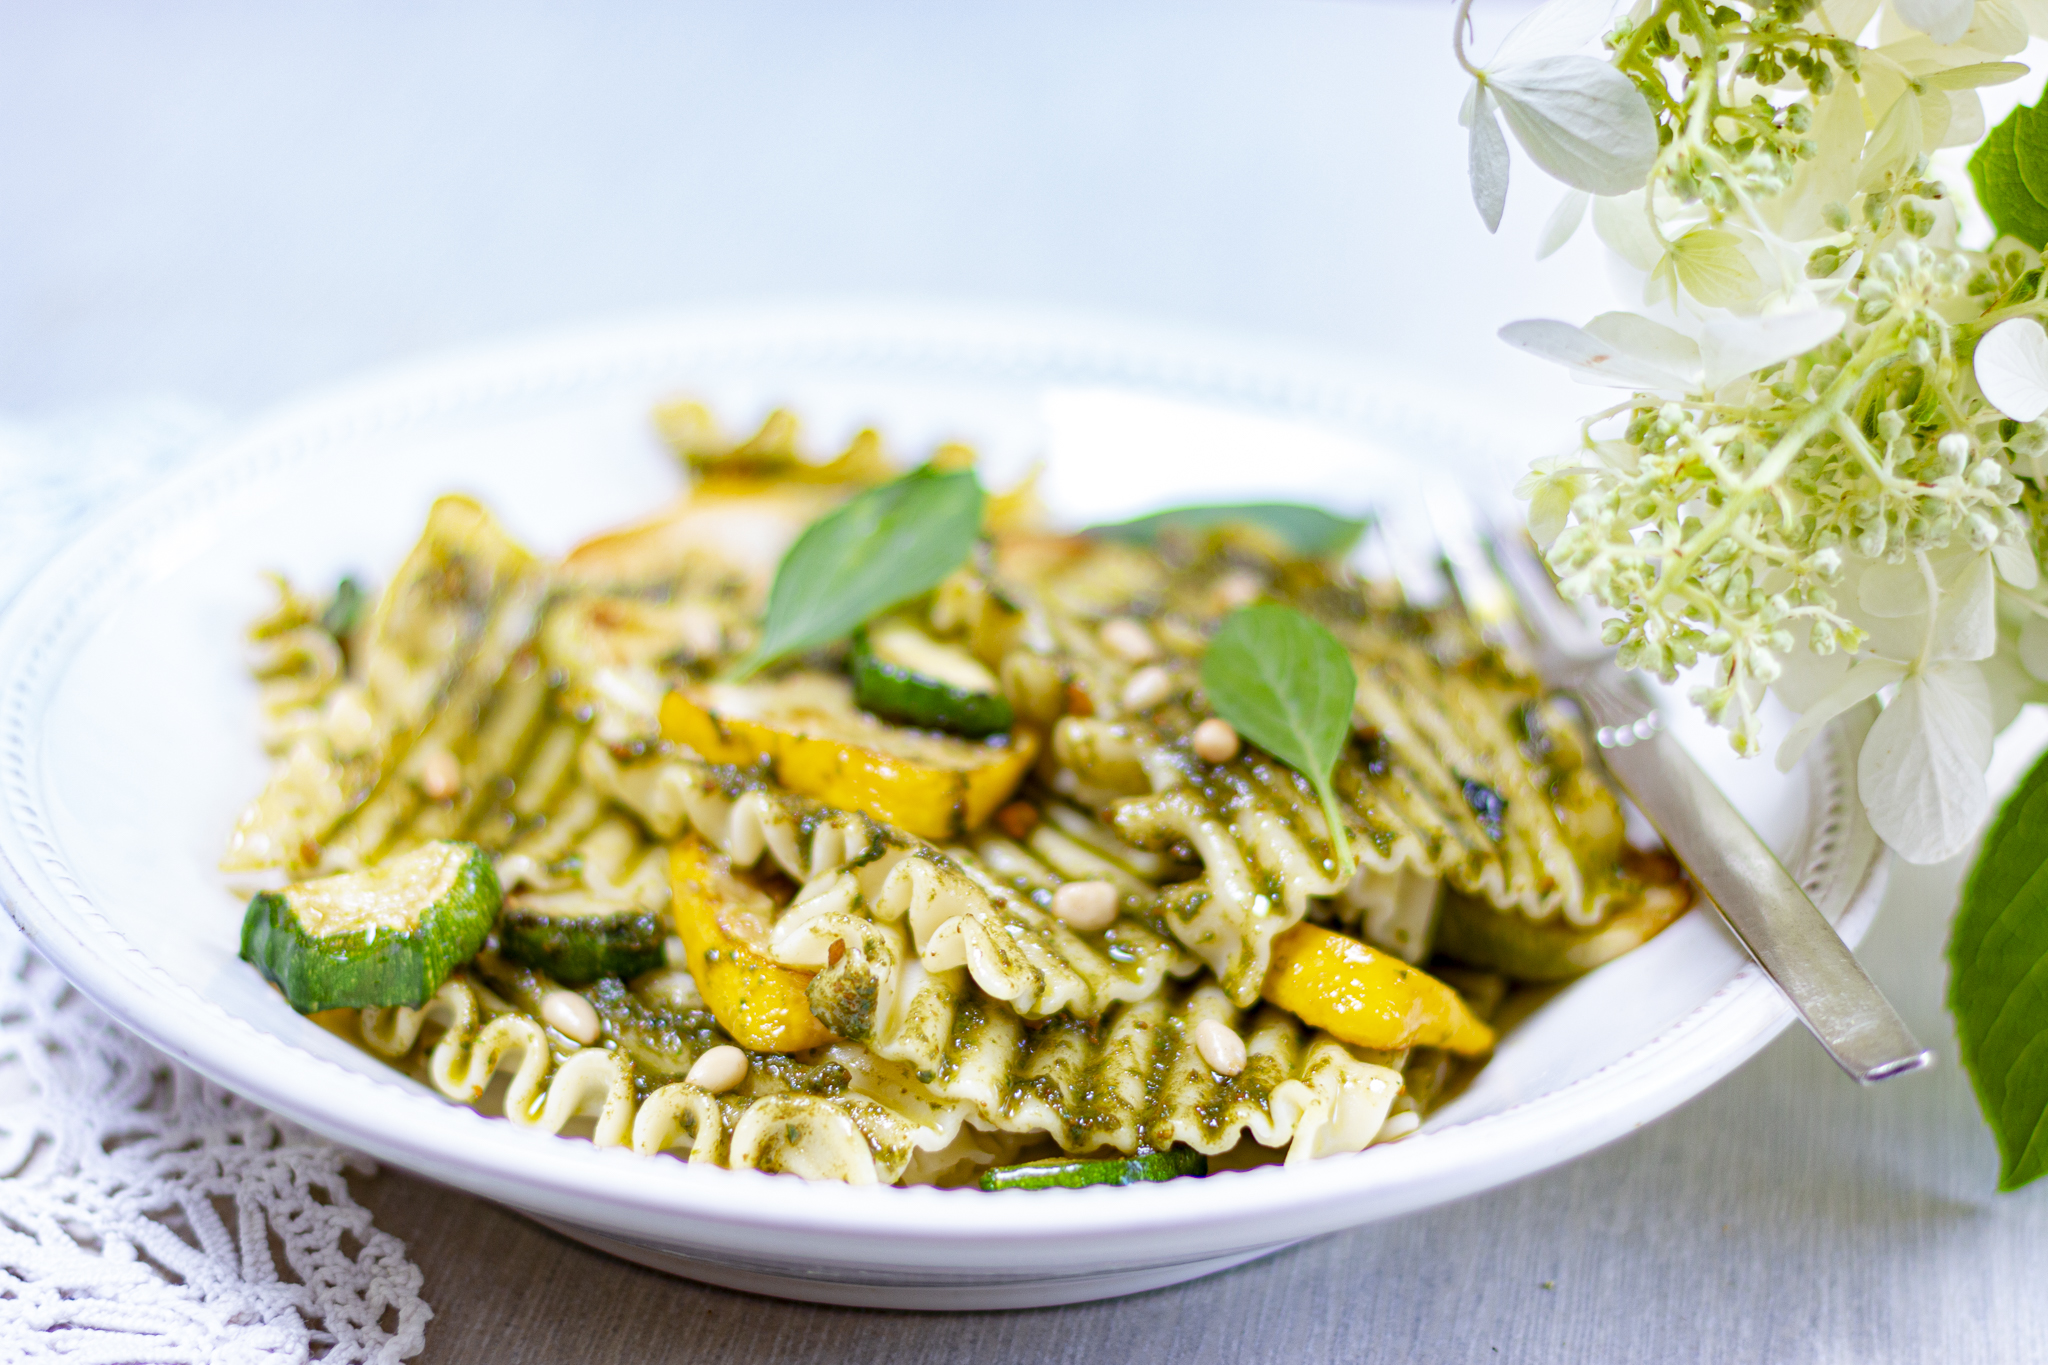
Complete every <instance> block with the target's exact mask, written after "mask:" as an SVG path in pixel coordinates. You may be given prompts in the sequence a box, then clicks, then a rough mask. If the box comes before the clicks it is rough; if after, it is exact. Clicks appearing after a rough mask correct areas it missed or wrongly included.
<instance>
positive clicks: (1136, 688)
mask: <svg viewBox="0 0 2048 1365" xmlns="http://www.w3.org/2000/svg"><path fill="white" fill-rule="evenodd" d="M1172 695H1173V675H1172V674H1171V673H1168V672H1167V671H1166V670H1165V669H1163V668H1161V667H1160V666H1159V665H1158V664H1150V665H1147V666H1146V667H1144V668H1141V669H1139V670H1138V671H1137V672H1136V673H1133V674H1131V677H1130V681H1129V682H1126V683H1125V684H1124V691H1123V696H1122V697H1121V698H1119V700H1121V701H1122V702H1123V704H1124V710H1126V711H1150V710H1151V709H1152V708H1153V707H1155V706H1157V705H1159V703H1160V702H1163V701H1165V700H1166V699H1167V698H1168V697H1170V696H1172Z"/></svg>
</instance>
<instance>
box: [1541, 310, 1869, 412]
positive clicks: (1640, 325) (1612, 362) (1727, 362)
mask: <svg viewBox="0 0 2048 1365" xmlns="http://www.w3.org/2000/svg"><path fill="white" fill-rule="evenodd" d="M1847 321H1848V315H1847V314H1845V313H1843V312H1842V310H1841V309H1839V308H1809V309H1807V310H1804V311H1801V312H1797V313H1775V314H1771V315H1768V316H1757V317H1723V318H1715V319H1713V320H1711V321H1709V322H1704V323H1700V324H1698V326H1697V327H1696V329H1695V330H1694V333H1693V334H1692V335H1690V336H1688V335H1687V334H1686V333H1684V332H1681V331H1679V330H1677V329H1676V328H1672V327H1667V326H1665V325H1664V324H1663V323H1660V322H1654V321H1652V320H1651V319H1649V318H1646V317H1643V316H1641V315H1640V314H1637V313H1602V314H1601V315H1600V316H1599V317H1597V318H1594V319H1593V320H1592V321H1591V322H1589V323H1587V324H1586V325H1585V326H1584V327H1574V326H1572V325H1571V324H1570V323H1568V322H1558V321H1556V320H1555V319H1551V318H1532V319H1529V320H1526V321H1523V322H1511V323H1509V324H1508V325H1507V326H1505V327H1503V328H1501V329H1500V338H1501V340H1502V341H1505V342H1507V343H1508V345H1510V346H1513V347H1515V348H1516V349H1518V350H1523V351H1527V352H1529V354H1531V355H1535V356H1541V357H1542V358H1543V359H1545V360H1551V361H1555V362H1557V363H1558V364H1560V365H1563V366H1565V367H1566V368H1568V369H1570V370H1571V371H1572V372H1573V374H1574V375H1575V376H1576V377H1577V378H1579V379H1581V380H1584V381H1585V382H1587V383H1593V384H1610V385H1613V386H1615V387H1617V388H1625V389H1638V390H1643V391H1647V392H1650V393H1684V392H1690V391H1692V390H1697V389H1702V388H1703V389H1705V390H1706V391H1708V392H1712V391H1714V390H1716V389H1719V388H1720V387H1721V386H1722V385H1723V384H1726V383H1727V382H1728V381H1729V380H1731V379H1737V378H1740V377H1741V376H1743V375H1746V374H1753V373H1755V372H1756V371H1758V370H1763V369H1768V368H1769V367H1771V366H1773V365H1779V364H1783V363H1784V362H1785V361H1787V360H1789V359H1791V358H1792V357H1793V356H1796V355H1802V354H1804V353H1805V352H1807V351H1810V350H1812V349H1813V348H1814V347H1816V346H1818V345H1820V344H1821V343H1822V342H1824V341H1826V340H1827V339H1828V338H1830V337H1832V336H1834V335H1835V334H1836V333H1837V332H1839V331H1841V330H1842V327H1843V325H1844V324H1845V323H1846V322H1847Z"/></svg>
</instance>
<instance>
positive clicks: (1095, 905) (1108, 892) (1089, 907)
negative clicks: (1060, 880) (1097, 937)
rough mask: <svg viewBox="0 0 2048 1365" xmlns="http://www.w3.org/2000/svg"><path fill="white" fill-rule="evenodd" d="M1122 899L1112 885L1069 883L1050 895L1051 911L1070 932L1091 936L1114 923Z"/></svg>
mask: <svg viewBox="0 0 2048 1365" xmlns="http://www.w3.org/2000/svg"><path fill="white" fill-rule="evenodd" d="M1122 900H1123V897H1122V896H1121V895H1119V894H1118V892H1117V889H1116V884H1115V883H1114V882H1068V883H1067V884H1066V885H1065V886H1062V887H1061V888H1060V889H1059V890H1057V891H1055V892H1053V893H1052V912H1053V914H1055V915H1057V916H1058V917H1059V918H1060V920H1061V921H1062V922H1064V923H1065V924H1066V926H1067V927H1068V928H1069V929H1078V930H1079V931H1080V932H1082V933H1084V934H1092V933H1094V932H1095V931H1096V930H1097V929H1107V928H1108V927H1109V926H1110V925H1112V924H1114V923H1116V912H1117V907H1118V905H1119V904H1120V903H1121V902H1122Z"/></svg>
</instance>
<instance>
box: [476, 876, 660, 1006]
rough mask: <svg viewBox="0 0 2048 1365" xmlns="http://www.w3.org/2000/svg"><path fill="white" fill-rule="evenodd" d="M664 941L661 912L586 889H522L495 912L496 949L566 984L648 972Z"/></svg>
mask: <svg viewBox="0 0 2048 1365" xmlns="http://www.w3.org/2000/svg"><path fill="white" fill-rule="evenodd" d="M667 941H668V925H667V923H666V922H665V921H664V920H663V918H662V916H660V915H658V914H656V913H655V912H654V911H652V910H649V909H647V908H646V907H644V906H641V905H636V904H633V903H631V902H625V903H621V902H619V901H609V900H602V899H600V898H598V897H596V896H593V895H591V894H590V893H589V892H588V891H556V892H546V891H530V892H525V893H522V894H520V895H516V896H513V897H512V898H511V899H509V900H507V901H506V902H505V909H504V912H503V913H502V914H500V915H499V917H498V951H499V952H501V953H503V954H504V955H505V956H506V957H508V958H510V959H511V960H512V961H514V962H517V963H519V964H520V965H522V966H526V967H532V968H534V969H535V970H537V971H543V972H546V973H547V974H548V975H549V976H551V977H553V978H554V979H555V980H557V981H559V982H561V983H562V984H563V985H565V986H583V985H588V984H589V983H590V982H592V981H595V980H597V979H598V978H599V977H602V976H617V977H634V976H638V975H640V974H641V973H642V972H651V971H653V970H654V969H655V968H656V967H659V966H661V965H663V962H664V958H663V955H662V945H663V944H664V943H666V942H667Z"/></svg>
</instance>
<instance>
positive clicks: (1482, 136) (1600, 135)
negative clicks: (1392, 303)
mask: <svg viewBox="0 0 2048 1365" xmlns="http://www.w3.org/2000/svg"><path fill="white" fill-rule="evenodd" d="M1468 8H1469V7H1468ZM1613 8H1614V6H1613V0H1548V3H1546V4H1544V5H1542V6H1540V7H1538V8H1537V9H1536V10H1534V11H1533V12H1531V13H1530V14H1529V15H1528V17H1526V18H1524V19H1523V20H1522V22H1521V23H1519V24H1517V25H1515V27H1514V28H1513V29H1512V30H1510V31H1509V33H1508V36H1507V37H1506V38H1504V39H1503V40H1502V41H1501V45H1500V48H1499V50H1498V51H1496V52H1495V53H1494V55H1493V58H1492V60H1491V61H1489V62H1487V63H1486V64H1485V65H1484V66H1483V67H1482V66H1474V65H1472V64H1471V63H1470V62H1469V61H1465V58H1464V30H1465V26H1466V24H1467V22H1468V19H1467V12H1465V11H1461V12H1460V14H1459V23H1458V53H1459V60H1460V61H1461V62H1464V64H1465V69H1466V70H1467V71H1468V72H1470V73H1471V75H1472V85H1471V88H1470V89H1469V90H1467V92H1466V95H1465V103H1464V106H1463V108H1462V109H1461V110H1460V112H1459V115H1458V121H1459V123H1460V124H1461V125H1462V126H1464V127H1465V128H1466V129H1467V130H1468V131H1469V134H1470V150H1469V153H1468V162H1469V170H1470V174H1471V179H1472V202H1473V203H1474V204H1475V205H1477V206H1478V208H1479V214H1480V217H1481V218H1483V219H1485V221H1486V230H1487V231H1488V232H1494V231H1497V230H1498V229H1499V228H1500V218H1501V213H1502V211H1503V210H1504V209H1505V207H1506V205H1507V194H1508V146H1507V139H1506V137H1505V136H1503V134H1502V133H1501V128H1500V124H1499V122H1498V121H1496V119H1495V114H1496V113H1498V114H1499V115H1500V116H1501V117H1502V118H1505V119H1506V120H1507V126H1508V128H1509V129H1510V130H1512V131H1513V132H1514V135H1515V140H1516V141H1517V142H1519V143H1521V144H1522V150H1523V151H1525V152H1527V153H1528V154H1529V157H1530V159H1531V160H1533V161H1534V162H1535V163H1536V164H1537V165H1538V166H1540V167H1542V168H1543V169H1544V170H1545V171H1547V172H1548V173H1549V174H1550V175H1551V176H1553V177H1555V178H1556V179H1558V180H1561V181H1563V182H1564V183H1565V184H1567V185H1569V186H1572V187H1573V188H1575V189H1579V190H1585V191H1590V192H1592V193H1594V194H1620V193H1622V192H1624V191H1626V190H1631V189H1635V188H1636V187H1638V186H1640V185H1641V184H1642V183H1643V182H1644V181H1645V180H1646V179H1647V178H1648V177H1649V174H1650V167H1651V165H1652V164H1653V163H1654V162H1655V161H1656V158H1657V125H1656V121H1655V120H1654V119H1653V118H1651V116H1650V106H1649V105H1648V103H1647V102H1645V101H1644V99H1643V96H1642V93H1641V92H1640V91H1638V90H1637V89H1636V88H1635V85H1634V84H1633V83H1632V82H1631V81H1630V80H1629V78H1628V77H1626V76H1624V75H1622V74H1621V72H1619V71H1617V70H1615V69H1614V67H1612V66H1611V65H1609V64H1608V63H1607V62H1605V61H1602V60H1601V59H1600V58H1598V57H1593V56H1588V55H1585V53H1584V52H1583V51H1582V49H1584V48H1585V47H1586V46H1587V45H1588V44H1590V43H1591V42H1593V41H1594V40H1595V39H1597V38H1598V37H1599V36H1600V35H1601V34H1602V33H1603V32H1605V31H1606V29H1607V27H1608V25H1609V23H1610V21H1611V18H1612V14H1613ZM1567 235H1568V234H1567Z"/></svg>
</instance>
